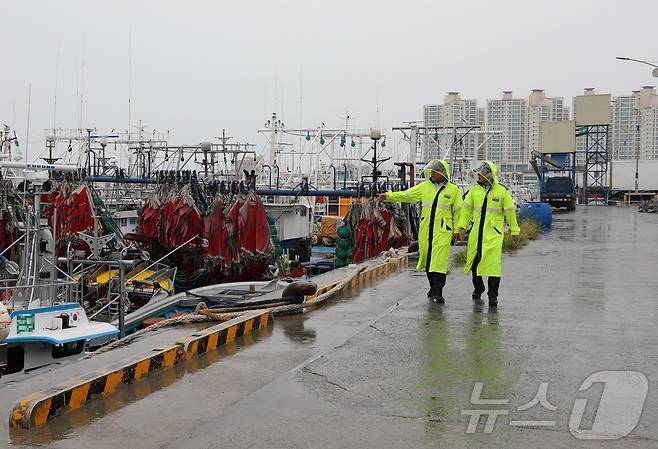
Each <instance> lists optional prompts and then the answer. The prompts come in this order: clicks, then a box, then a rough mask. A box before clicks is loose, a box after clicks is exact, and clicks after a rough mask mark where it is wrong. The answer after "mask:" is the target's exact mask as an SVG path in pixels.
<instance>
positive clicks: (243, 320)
mask: <svg viewBox="0 0 658 449" xmlns="http://www.w3.org/2000/svg"><path fill="white" fill-rule="evenodd" d="M408 264H409V255H406V254H405V255H402V256H398V257H389V258H387V259H386V260H384V261H382V262H381V263H379V264H377V265H373V266H371V267H368V268H366V269H365V270H363V271H362V272H360V273H359V275H358V276H355V277H354V278H353V279H352V281H351V282H350V283H349V284H348V285H346V286H345V287H348V286H349V287H357V286H359V285H361V284H362V283H367V282H371V281H373V280H374V279H376V278H378V277H380V276H383V275H385V274H388V273H391V272H395V271H398V270H400V269H401V268H403V267H406V266H407V265H408ZM338 284H340V281H339V282H333V283H330V284H328V285H324V286H322V287H320V288H318V291H317V292H316V293H315V294H314V295H310V296H307V297H306V300H310V299H313V298H315V297H317V296H319V295H322V294H324V293H326V292H328V291H330V290H331V289H333V288H334V287H336V286H337V285H338ZM272 321H273V318H272V312H271V311H268V310H254V311H250V312H246V313H245V314H243V315H241V316H240V317H238V318H234V319H232V320H230V321H227V322H224V323H220V324H218V325H216V326H212V327H209V328H207V329H205V330H203V331H199V332H196V333H194V334H192V335H191V336H190V337H187V338H184V339H180V340H178V341H177V342H176V343H175V344H174V345H173V346H169V347H165V348H156V349H153V350H152V351H149V352H147V353H144V354H142V355H139V356H136V357H131V358H129V359H125V360H122V361H120V362H117V363H115V364H112V365H110V366H109V367H107V368H106V369H103V370H98V371H93V372H91V373H89V374H86V375H83V376H80V377H77V378H74V379H71V380H69V381H67V382H64V383H62V384H60V385H57V386H54V387H52V388H49V389H47V390H43V391H40V392H37V393H33V394H31V395H28V396H26V397H24V398H22V399H20V400H19V401H18V402H17V403H16V405H15V406H14V408H13V410H12V412H11V416H10V418H9V426H10V428H12V429H30V428H34V427H38V426H42V425H44V424H45V423H46V422H48V421H49V420H51V419H53V418H54V417H56V416H61V415H63V414H67V413H70V412H73V411H74V410H77V409H79V408H81V407H82V406H84V405H85V404H87V403H89V402H90V401H93V400H95V399H97V398H105V397H107V396H109V395H111V394H113V393H114V392H116V390H117V389H118V388H119V387H120V385H122V384H124V385H129V384H133V383H135V382H137V381H138V380H140V379H142V378H144V377H147V376H149V375H151V374H153V373H157V372H161V371H164V370H167V369H169V368H172V367H174V366H176V365H178V364H180V363H181V362H183V361H185V360H191V359H193V358H194V357H195V356H197V355H199V354H204V353H208V352H211V351H214V350H215V349H217V347H219V346H222V345H225V344H227V343H230V342H232V341H234V340H235V339H236V338H238V337H243V336H247V335H248V334H250V333H251V332H253V331H254V330H258V329H264V328H266V327H267V326H268V325H269V324H271V323H272Z"/></svg>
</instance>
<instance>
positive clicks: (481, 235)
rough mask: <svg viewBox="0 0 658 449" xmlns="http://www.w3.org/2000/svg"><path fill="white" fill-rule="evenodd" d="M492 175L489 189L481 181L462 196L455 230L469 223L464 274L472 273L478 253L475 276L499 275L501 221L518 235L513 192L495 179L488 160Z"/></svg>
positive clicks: (495, 176) (493, 170) (513, 233)
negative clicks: (461, 205) (470, 226)
mask: <svg viewBox="0 0 658 449" xmlns="http://www.w3.org/2000/svg"><path fill="white" fill-rule="evenodd" d="M487 164H488V165H489V167H490V168H491V173H492V175H493V183H492V185H491V186H489V187H488V188H485V187H482V186H481V185H480V184H477V183H476V184H473V185H471V186H470V187H469V189H468V193H467V194H466V196H465V197H464V204H463V207H462V211H461V214H460V216H459V221H458V223H457V229H458V230H459V229H466V228H468V225H469V224H470V223H471V222H472V223H473V227H472V228H471V232H470V234H469V236H468V250H467V253H466V265H465V266H464V273H466V274H468V273H470V272H471V267H472V265H473V260H475V256H476V255H477V253H478V252H479V253H480V263H479V264H478V266H477V267H476V269H477V275H478V276H499V277H500V276H501V273H502V270H501V257H502V252H503V234H504V232H505V230H504V227H503V225H504V221H505V220H507V223H508V224H509V226H510V232H511V233H512V235H519V232H520V229H519V225H518V223H517V221H516V205H515V204H514V198H513V197H512V193H511V192H510V191H509V190H508V189H507V187H505V186H504V185H502V184H500V183H499V182H498V167H496V164H494V163H493V162H490V161H487Z"/></svg>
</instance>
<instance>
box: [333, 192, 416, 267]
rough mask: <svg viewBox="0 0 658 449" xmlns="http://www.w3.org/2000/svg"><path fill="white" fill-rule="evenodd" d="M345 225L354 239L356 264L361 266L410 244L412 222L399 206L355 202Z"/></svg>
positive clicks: (371, 200)
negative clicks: (384, 253) (383, 253)
mask: <svg viewBox="0 0 658 449" xmlns="http://www.w3.org/2000/svg"><path fill="white" fill-rule="evenodd" d="M345 224H346V225H347V226H348V227H349V228H350V230H351V235H352V236H353V239H354V242H353V243H354V244H353V248H352V262H353V263H359V262H362V261H364V260H366V259H370V258H372V257H376V256H379V255H380V254H381V253H382V252H384V251H387V250H389V249H390V248H400V247H403V246H407V245H409V242H410V240H411V239H410V231H409V225H408V220H407V217H406V215H405V213H404V212H403V211H402V209H401V208H400V206H399V205H397V204H394V203H387V202H382V201H379V200H377V199H370V200H368V201H366V202H354V203H353V204H352V205H351V206H350V209H349V211H348V212H347V215H346V216H345Z"/></svg>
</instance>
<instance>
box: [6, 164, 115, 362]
mask: <svg viewBox="0 0 658 449" xmlns="http://www.w3.org/2000/svg"><path fill="white" fill-rule="evenodd" d="M0 164H6V163H0ZM12 164H13V165H14V168H22V169H33V170H38V171H36V172H27V171H26V172H25V174H24V176H25V180H26V181H27V180H29V181H30V185H31V186H32V187H31V189H34V190H32V191H30V192H29V194H28V195H26V198H25V200H26V201H25V208H24V215H23V216H24V221H23V222H20V223H18V228H19V231H20V234H21V242H20V244H19V245H18V246H19V248H20V264H19V265H16V264H15V263H14V262H12V261H9V260H7V259H5V260H4V263H3V264H2V268H3V269H4V270H5V271H6V272H8V273H9V274H15V275H16V278H15V279H13V281H14V282H12V284H13V285H11V286H4V287H2V288H3V289H9V290H11V291H12V294H11V297H10V298H9V300H8V301H7V302H6V304H5V305H4V307H5V308H6V313H8V316H9V319H8V320H7V317H6V316H5V317H4V321H3V324H4V330H5V332H4V333H5V334H7V335H6V337H5V338H4V339H3V340H2V341H1V342H0V343H1V344H2V346H3V348H2V350H1V351H0V356H1V357H2V358H3V359H2V361H0V366H2V374H4V375H9V374H17V373H28V372H30V371H33V370H35V369H38V368H42V367H44V366H48V365H52V364H58V363H62V362H64V361H66V360H68V359H72V358H74V357H76V356H78V355H79V354H81V353H82V352H83V351H85V350H91V349H93V348H95V347H98V346H101V345H103V344H106V343H107V342H109V341H111V340H114V339H115V338H117V336H118V335H119V329H118V328H117V327H116V326H114V325H112V324H110V323H103V322H97V321H92V320H89V319H88V318H87V314H86V312H85V309H84V308H83V306H82V304H80V303H79V302H75V301H71V300H70V292H71V290H70V286H71V284H72V283H76V282H75V281H74V280H73V279H71V278H70V276H69V277H68V279H65V280H63V279H60V278H59V277H58V270H59V268H58V260H57V252H56V250H55V239H54V236H53V233H52V232H51V230H50V229H49V227H48V225H47V222H46V220H45V219H42V216H41V197H42V195H43V194H44V192H43V191H42V189H41V187H42V186H43V184H44V183H45V182H46V181H47V180H48V178H47V177H43V171H44V170H45V171H49V170H59V171H75V170H76V168H75V167H71V166H63V165H61V166H48V165H47V164H46V165H43V164H22V165H23V166H22V167H18V165H20V164H19V163H12ZM19 267H20V268H19ZM59 271H61V270H59ZM9 280H10V281H11V280H12V279H9ZM0 312H2V311H1V310H0ZM1 315H3V314H0V319H2V318H1ZM7 321H9V325H8V332H7Z"/></svg>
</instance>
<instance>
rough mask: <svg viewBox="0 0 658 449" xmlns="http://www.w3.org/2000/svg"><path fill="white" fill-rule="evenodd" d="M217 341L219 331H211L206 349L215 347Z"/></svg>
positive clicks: (209, 349) (210, 349)
mask: <svg viewBox="0 0 658 449" xmlns="http://www.w3.org/2000/svg"><path fill="white" fill-rule="evenodd" d="M218 342H219V332H213V333H212V334H210V336H209V337H208V351H212V350H214V349H217V343H218Z"/></svg>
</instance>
